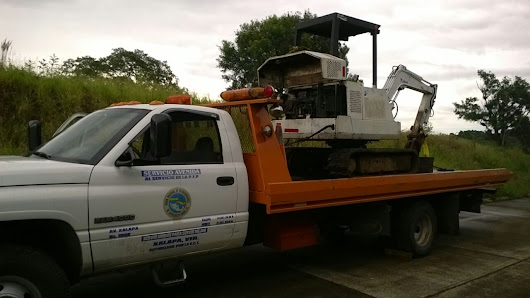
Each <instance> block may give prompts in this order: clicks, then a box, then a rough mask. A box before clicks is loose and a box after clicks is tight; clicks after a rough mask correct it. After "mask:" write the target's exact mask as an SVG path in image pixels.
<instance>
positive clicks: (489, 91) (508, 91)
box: [453, 70, 530, 146]
mask: <svg viewBox="0 0 530 298" xmlns="http://www.w3.org/2000/svg"><path fill="white" fill-rule="evenodd" d="M478 76H479V78H480V79H481V80H482V85H479V86H478V88H479V89H480V92H481V93H482V98H481V99H480V100H479V99H478V98H476V97H468V98H466V99H465V100H462V101H461V102H460V103H456V102H454V103H453V105H454V106H455V109H454V112H455V114H456V115H458V118H459V119H462V118H463V119H465V120H468V121H475V122H478V123H480V125H482V126H484V127H485V128H486V131H487V132H488V133H490V134H491V135H492V136H493V138H494V139H495V141H497V143H498V144H499V145H501V146H504V144H505V140H506V135H507V133H508V132H509V131H510V130H513V129H515V128H517V127H518V126H519V125H520V124H521V123H522V121H524V119H525V118H527V117H528V114H529V113H530V85H529V84H528V83H527V82H526V80H524V79H522V78H520V77H518V76H515V78H514V79H511V78H508V77H504V78H502V79H501V80H499V79H498V78H497V77H496V76H495V74H493V73H492V72H486V71H484V70H479V71H478Z"/></svg>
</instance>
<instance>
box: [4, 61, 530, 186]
mask: <svg viewBox="0 0 530 298" xmlns="http://www.w3.org/2000/svg"><path fill="white" fill-rule="evenodd" d="M185 91H186V90H184V89H180V88H173V89H168V88H164V87H146V86H142V85H138V84H134V83H132V82H123V81H121V82H119V81H109V80H103V79H87V78H80V77H60V76H59V77H41V76H37V75H35V74H33V73H31V72H28V71H24V70H19V69H2V68H0V155H5V154H15V155H22V154H25V153H26V152H27V123H28V121H29V120H34V119H36V120H40V121H41V123H42V124H43V138H44V139H45V140H46V139H49V138H50V137H51V135H52V134H53V132H54V131H55V130H56V129H57V128H58V127H59V126H60V124H61V123H62V122H63V121H64V120H66V119H67V118H68V117H69V116H70V115H71V114H73V113H78V112H91V111H94V110H97V109H101V108H104V107H107V106H109V105H110V104H111V103H114V102H120V101H133V100H135V101H140V102H150V101H152V100H164V99H165V98H167V96H169V95H172V94H181V93H183V92H185ZM192 97H194V102H195V103H200V102H201V100H200V99H198V98H197V97H196V96H192ZM202 102H204V99H203V100H202ZM404 143H405V137H404V135H403V136H402V138H401V139H400V140H396V141H380V142H374V143H371V144H370V145H369V146H370V147H385V148H389V147H393V148H401V147H403V144H404ZM427 143H428V147H429V151H430V155H431V156H433V157H434V158H435V162H434V164H435V166H437V167H440V168H445V169H457V170H470V169H483V168H500V167H505V168H508V169H510V170H511V171H513V172H514V174H515V176H514V177H513V178H512V180H511V181H510V182H508V183H507V184H506V185H505V186H503V187H501V188H500V189H499V191H498V193H497V196H506V197H523V196H530V155H528V154H525V153H524V152H523V151H522V150H521V149H519V148H501V147H498V146H496V145H495V144H493V143H491V144H490V143H485V142H474V141H470V140H467V139H463V138H459V137H456V136H448V135H432V136H429V137H428V138H427Z"/></svg>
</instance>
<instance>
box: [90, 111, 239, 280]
mask: <svg viewBox="0 0 530 298" xmlns="http://www.w3.org/2000/svg"><path fill="white" fill-rule="evenodd" d="M168 114H169V115H170V116H171V118H172V139H171V144H172V153H171V155H170V156H168V157H165V158H161V159H156V158H154V157H153V156H152V155H151V154H150V152H149V147H150V146H149V142H150V135H149V133H150V132H149V125H146V126H145V128H144V129H143V130H142V131H141V132H140V133H138V134H137V135H136V136H135V137H134V138H132V139H131V141H130V144H131V146H132V147H131V149H129V150H128V151H126V152H125V153H123V154H122V156H121V158H123V157H124V155H127V154H132V151H134V158H135V160H134V163H133V165H132V166H120V167H118V166H116V165H115V164H114V161H115V159H113V160H114V161H112V160H107V161H106V162H107V163H106V164H98V165H97V166H96V167H95V168H94V171H93V173H92V177H91V181H90V185H89V210H90V215H89V218H90V219H89V220H90V223H89V224H90V236H91V243H92V256H93V260H94V268H95V269H96V270H100V269H104V268H109V267H114V266H119V265H123V264H129V263H133V262H142V261H147V260H152V259H158V258H168V257H174V256H180V255H185V254H190V253H196V252H201V251H207V250H211V249H217V248H221V247H223V246H225V245H227V244H228V242H229V241H230V239H231V237H232V234H233V230H234V221H235V212H236V204H237V191H236V190H237V179H236V171H235V167H234V164H233V163H232V157H231V154H230V146H229V142H228V139H227V138H228V136H227V134H226V130H225V127H224V124H223V122H222V121H221V120H220V119H219V115H218V114H215V113H210V112H202V111H192V110H174V111H170V112H168ZM117 158H118V156H116V159H117ZM125 158H127V157H125Z"/></svg>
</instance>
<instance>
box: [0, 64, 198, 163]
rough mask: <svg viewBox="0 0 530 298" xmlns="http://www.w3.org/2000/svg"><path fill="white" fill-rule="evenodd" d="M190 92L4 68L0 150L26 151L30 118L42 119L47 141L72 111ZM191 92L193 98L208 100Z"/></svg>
mask: <svg viewBox="0 0 530 298" xmlns="http://www.w3.org/2000/svg"><path fill="white" fill-rule="evenodd" d="M186 91H187V90H186V89H182V88H178V87H175V88H168V87H163V86H145V85H140V84H136V83H133V82H130V81H116V80H107V79H89V78H85V77H65V76H51V77H50V76H40V75H37V74H35V73H33V72H31V71H27V70H22V69H17V68H13V67H8V68H2V67H0V154H23V153H25V151H26V148H27V123H28V121H29V120H40V121H41V123H42V134H43V139H45V140H46V139H49V138H50V137H51V135H52V134H53V132H54V131H55V130H56V129H57V128H58V127H59V126H60V124H61V123H62V122H63V121H65V120H66V119H67V118H68V117H69V116H70V115H71V114H73V113H79V112H87V113H88V112H92V111H94V110H98V109H101V108H104V107H108V106H109V105H110V104H111V103H114V102H121V101H140V102H142V103H148V102H150V101H152V100H161V101H163V100H164V99H166V98H167V97H168V96H169V95H172V94H182V93H184V92H186ZM192 96H193V97H194V102H195V103H197V101H199V102H204V101H208V99H206V98H202V99H200V98H198V97H197V96H196V94H192Z"/></svg>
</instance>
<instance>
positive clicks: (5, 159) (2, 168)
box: [0, 156, 94, 187]
mask: <svg viewBox="0 0 530 298" xmlns="http://www.w3.org/2000/svg"><path fill="white" fill-rule="evenodd" d="M93 167H94V166H92V165H84V164H76V163H68V162H60V161H54V160H47V159H44V158H40V157H21V156H0V187H2V186H15V185H17V186H18V185H36V184H39V185H43V184H64V183H69V184H72V183H77V184H79V183H88V181H89V180H90V173H91V172H92V168H93Z"/></svg>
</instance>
